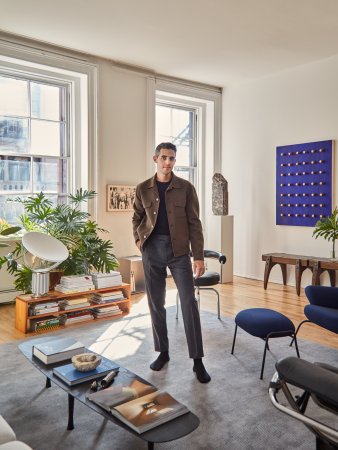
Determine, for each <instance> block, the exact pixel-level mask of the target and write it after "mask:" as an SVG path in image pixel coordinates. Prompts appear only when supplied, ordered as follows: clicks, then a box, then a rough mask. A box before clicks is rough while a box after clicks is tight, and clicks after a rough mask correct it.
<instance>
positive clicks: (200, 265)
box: [194, 259, 205, 278]
mask: <svg viewBox="0 0 338 450" xmlns="http://www.w3.org/2000/svg"><path fill="white" fill-rule="evenodd" d="M204 272H205V267H204V261H203V260H198V259H197V260H196V261H194V277H195V278H198V277H201V276H202V275H203V274H204Z"/></svg>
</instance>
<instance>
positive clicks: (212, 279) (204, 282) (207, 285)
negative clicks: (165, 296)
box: [176, 250, 227, 319]
mask: <svg viewBox="0 0 338 450" xmlns="http://www.w3.org/2000/svg"><path fill="white" fill-rule="evenodd" d="M204 258H205V259H206V260H207V259H209V258H210V259H217V260H218V262H219V264H220V266H219V272H209V271H208V270H206V272H205V273H204V274H203V275H202V276H201V277H199V278H195V280H194V283H195V288H196V299H197V303H198V308H199V307H200V302H201V296H200V291H201V290H209V291H213V292H215V294H216V295H217V315H218V318H219V319H220V318H221V312H220V302H219V292H218V291H217V289H215V288H213V287H212V286H216V284H218V283H222V266H223V264H225V263H226V260H227V259H226V257H225V255H223V253H220V252H216V251H214V250H204ZM179 299H180V298H179V295H178V293H177V295H176V319H178V303H179Z"/></svg>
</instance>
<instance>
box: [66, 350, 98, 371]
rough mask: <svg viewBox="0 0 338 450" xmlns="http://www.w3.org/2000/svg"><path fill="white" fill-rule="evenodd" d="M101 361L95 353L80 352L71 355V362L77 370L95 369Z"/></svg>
mask: <svg viewBox="0 0 338 450" xmlns="http://www.w3.org/2000/svg"><path fill="white" fill-rule="evenodd" d="M101 361H102V358H101V356H99V355H97V354H96V353H80V354H79V355H75V356H73V357H72V363H73V366H74V367H75V369H76V370H78V371H79V372H89V371H90V370H94V369H96V367H97V366H98V365H99V364H100V362H101Z"/></svg>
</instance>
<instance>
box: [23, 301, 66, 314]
mask: <svg viewBox="0 0 338 450" xmlns="http://www.w3.org/2000/svg"><path fill="white" fill-rule="evenodd" d="M56 311H59V306H58V302H55V301H52V302H46V303H33V304H31V306H30V308H29V315H30V316H38V315H40V314H48V313H53V312H56Z"/></svg>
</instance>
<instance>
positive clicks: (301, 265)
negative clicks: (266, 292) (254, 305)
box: [262, 253, 338, 295]
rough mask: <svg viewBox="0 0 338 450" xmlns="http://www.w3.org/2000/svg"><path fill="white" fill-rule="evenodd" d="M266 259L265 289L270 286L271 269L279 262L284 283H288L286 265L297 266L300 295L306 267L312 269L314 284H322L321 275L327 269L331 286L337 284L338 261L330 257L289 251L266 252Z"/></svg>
mask: <svg viewBox="0 0 338 450" xmlns="http://www.w3.org/2000/svg"><path fill="white" fill-rule="evenodd" d="M262 260H263V261H265V271H264V289H266V288H267V286H268V281H269V275H270V272H271V269H272V268H273V267H274V266H275V265H276V264H279V265H280V267H281V270H282V276H283V284H284V285H286V266H287V265H288V264H289V265H292V266H295V280H296V291H297V295H300V285H301V279H302V274H303V272H304V270H305V269H310V270H311V271H312V284H314V285H319V284H320V279H319V278H320V275H321V274H322V273H323V272H324V271H327V272H328V273H329V276H330V282H331V286H335V285H336V272H335V271H336V270H338V261H334V260H332V259H329V258H320V257H316V256H305V255H291V254H289V253H266V254H264V255H262Z"/></svg>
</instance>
